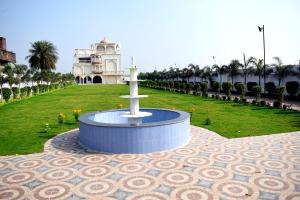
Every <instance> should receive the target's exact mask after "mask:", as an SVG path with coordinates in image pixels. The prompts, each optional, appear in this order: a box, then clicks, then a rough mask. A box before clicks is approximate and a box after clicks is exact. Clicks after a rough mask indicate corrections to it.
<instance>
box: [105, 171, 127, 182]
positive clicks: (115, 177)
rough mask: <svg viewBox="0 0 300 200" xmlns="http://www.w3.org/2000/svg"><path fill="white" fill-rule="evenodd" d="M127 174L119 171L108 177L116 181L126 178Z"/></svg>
mask: <svg viewBox="0 0 300 200" xmlns="http://www.w3.org/2000/svg"><path fill="white" fill-rule="evenodd" d="M124 177H125V176H124V175H123V174H119V173H113V174H112V175H110V176H108V177H107V178H108V179H112V180H114V181H119V180H120V179H122V178H124Z"/></svg>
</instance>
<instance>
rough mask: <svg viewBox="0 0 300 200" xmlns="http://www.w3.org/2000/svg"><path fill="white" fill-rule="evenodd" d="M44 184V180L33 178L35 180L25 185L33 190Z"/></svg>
mask: <svg viewBox="0 0 300 200" xmlns="http://www.w3.org/2000/svg"><path fill="white" fill-rule="evenodd" d="M42 184H44V182H42V181H40V180H38V179H36V180H33V181H31V182H29V183H26V184H24V186H26V187H28V188H29V189H31V190H32V189H34V188H36V187H38V186H40V185H42Z"/></svg>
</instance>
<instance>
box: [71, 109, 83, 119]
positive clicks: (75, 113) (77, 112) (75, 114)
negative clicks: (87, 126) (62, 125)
mask: <svg viewBox="0 0 300 200" xmlns="http://www.w3.org/2000/svg"><path fill="white" fill-rule="evenodd" d="M80 112H81V110H80V109H74V110H73V116H74V118H75V121H76V122H78V118H79V113H80Z"/></svg>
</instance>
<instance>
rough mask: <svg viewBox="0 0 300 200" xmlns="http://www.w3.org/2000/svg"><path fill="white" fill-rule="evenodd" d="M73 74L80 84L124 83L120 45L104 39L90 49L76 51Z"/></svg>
mask: <svg viewBox="0 0 300 200" xmlns="http://www.w3.org/2000/svg"><path fill="white" fill-rule="evenodd" d="M73 74H74V76H75V78H76V82H77V83H79V84H93V83H103V84H118V83H122V82H123V81H122V79H123V70H122V67H121V54H120V45H119V44H118V43H112V42H109V41H108V40H107V39H106V38H104V39H103V40H101V41H100V43H95V44H92V45H91V48H90V49H75V54H74V63H73Z"/></svg>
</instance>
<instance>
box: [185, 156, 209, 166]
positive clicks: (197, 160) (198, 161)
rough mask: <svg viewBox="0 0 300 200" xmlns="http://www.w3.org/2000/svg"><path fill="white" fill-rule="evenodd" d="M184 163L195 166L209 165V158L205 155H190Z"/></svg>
mask: <svg viewBox="0 0 300 200" xmlns="http://www.w3.org/2000/svg"><path fill="white" fill-rule="evenodd" d="M184 163H187V164H190V165H193V166H203V165H207V164H208V163H209V160H208V159H207V158H204V157H200V156H197V157H196V156H195V157H188V158H186V159H184Z"/></svg>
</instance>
